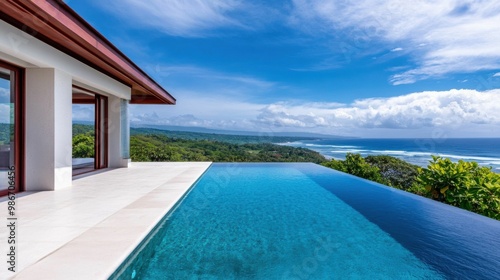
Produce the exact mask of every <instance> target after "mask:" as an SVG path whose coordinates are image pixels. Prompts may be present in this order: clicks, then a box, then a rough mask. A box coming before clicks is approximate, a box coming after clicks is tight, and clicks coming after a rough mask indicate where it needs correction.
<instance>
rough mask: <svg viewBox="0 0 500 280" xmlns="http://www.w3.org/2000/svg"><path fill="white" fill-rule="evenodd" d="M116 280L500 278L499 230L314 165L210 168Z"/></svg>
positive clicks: (455, 211) (481, 219)
mask: <svg viewBox="0 0 500 280" xmlns="http://www.w3.org/2000/svg"><path fill="white" fill-rule="evenodd" d="M112 278H115V279H500V222H499V221H496V220H492V219H489V218H486V217H482V216H479V215H476V214H473V213H470V212H467V211H463V210H461V209H458V208H454V207H451V206H448V205H444V204H441V203H438V202H435V201H432V200H429V199H425V198H421V197H419V196H416V195H412V194H409V193H406V192H403V191H399V190H395V189H392V188H389V187H385V186H383V185H380V184H376V183H372V182H370V181H366V180H362V179H359V178H357V177H353V176H350V175H346V174H344V173H340V172H337V171H334V170H331V169H329V168H325V167H322V166H319V165H315V164H309V163H298V164H294V163H286V164H281V163H278V164H264V163H262V164H261V163H259V164H229V163H228V164H221V163H217V164H213V165H212V166H211V167H210V168H209V170H208V171H207V172H206V173H205V174H204V175H203V176H202V177H201V178H200V180H199V181H198V182H197V183H196V184H195V185H194V186H193V188H192V189H191V191H190V192H189V193H188V194H187V195H186V196H185V198H184V199H183V200H182V201H181V202H180V203H179V204H178V205H177V207H176V208H175V209H174V210H173V211H171V212H170V213H169V214H168V215H167V216H166V217H165V218H164V219H163V220H162V222H160V224H159V225H158V226H157V227H156V228H155V230H153V231H152V232H151V233H150V235H149V236H148V238H146V239H145V240H144V241H143V243H142V244H141V245H140V246H139V247H138V248H137V249H136V251H135V252H134V253H133V254H132V255H131V256H130V257H129V258H128V260H127V261H125V262H124V263H123V264H122V266H121V267H120V268H119V269H118V270H117V271H116V272H115V273H114V274H113V276H112Z"/></svg>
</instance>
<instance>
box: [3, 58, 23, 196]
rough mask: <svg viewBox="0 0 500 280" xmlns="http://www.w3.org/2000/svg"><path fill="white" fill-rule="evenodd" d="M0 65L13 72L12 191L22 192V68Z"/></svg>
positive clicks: (6, 192) (5, 191)
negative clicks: (13, 177)
mask: <svg viewBox="0 0 500 280" xmlns="http://www.w3.org/2000/svg"><path fill="white" fill-rule="evenodd" d="M0 67H2V68H5V69H8V70H10V71H12V72H14V81H13V82H12V81H11V83H13V86H14V94H15V96H14V98H15V103H14V104H15V105H14V106H15V107H14V111H15V116H14V146H15V150H14V167H15V186H16V188H15V190H14V192H16V193H17V192H22V191H24V189H25V186H24V184H25V173H24V165H25V154H24V147H25V138H24V134H25V114H24V111H25V110H24V109H25V102H24V98H25V95H26V94H25V87H24V69H23V68H20V67H17V66H14V65H12V64H9V63H7V62H4V61H2V60H0ZM8 192H9V191H8V190H1V191H0V196H5V195H7V194H8Z"/></svg>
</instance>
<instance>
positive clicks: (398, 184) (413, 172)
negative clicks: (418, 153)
mask: <svg viewBox="0 0 500 280" xmlns="http://www.w3.org/2000/svg"><path fill="white" fill-rule="evenodd" d="M365 161H366V162H367V163H369V164H370V165H371V166H375V167H377V168H378V169H379V171H380V175H381V176H382V179H383V181H384V182H386V183H387V184H388V185H389V186H391V187H395V188H398V189H402V190H408V189H409V188H411V187H412V185H413V183H414V182H415V179H416V177H417V174H418V168H419V167H418V166H416V165H413V164H410V163H408V162H406V161H404V160H401V159H398V158H395V157H391V156H387V155H378V156H367V157H366V158H365Z"/></svg>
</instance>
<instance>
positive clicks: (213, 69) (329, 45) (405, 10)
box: [68, 0, 500, 138]
mask: <svg viewBox="0 0 500 280" xmlns="http://www.w3.org/2000/svg"><path fill="white" fill-rule="evenodd" d="M352 2H353V1H339V0H337V1H334V0H323V1H319V0H290V1H239V0H220V1H208V0H207V1H202V0H192V1H183V0H169V1H162V0H150V1H142V0H120V1H118V0H109V1H97V0H89V1H69V2H68V4H69V5H70V6H71V7H72V8H73V9H75V10H76V11H77V12H78V13H79V14H80V15H82V16H83V18H85V19H86V20H87V21H88V22H89V23H91V24H92V25H93V26H94V27H95V28H96V29H97V30H99V31H100V32H101V33H102V34H103V35H104V36H106V37H107V38H108V39H109V40H110V41H111V42H113V43H114V44H115V45H116V46H117V47H118V48H119V49H121V50H122V51H123V52H124V53H125V54H126V55H128V56H129V57H130V58H131V59H132V60H133V61H134V62H135V63H136V64H137V65H139V66H140V67H142V68H143V69H144V70H145V71H146V72H147V73H148V74H150V75H151V76H152V77H153V78H154V79H155V80H157V81H158V82H159V83H160V84H161V85H162V86H163V87H164V88H165V89H167V90H168V91H169V92H170V93H171V94H172V95H174V96H175V97H176V98H177V101H178V103H177V105H175V106H158V105H143V106H133V107H132V108H131V114H132V121H133V122H134V123H136V124H144V123H150V124H165V125H180V126H200V127H207V128H216V129H229V130H253V131H262V132H265V133H272V132H277V131H307V132H317V133H326V134H337V135H350V136H361V137H425V138H430V137H435V135H437V134H439V135H445V136H446V137H485V136H489V137H491V136H496V137H500V113H499V112H500V89H499V88H500V48H499V46H500V32H499V29H498V28H499V26H500V2H498V1H494V0H484V1H449V0H443V1H439V3H438V4H436V3H430V2H429V1H414V2H412V4H411V5H410V4H408V2H407V1H396V0H388V1H363V0H361V1H356V2H355V3H352ZM270 3H271V4H270Z"/></svg>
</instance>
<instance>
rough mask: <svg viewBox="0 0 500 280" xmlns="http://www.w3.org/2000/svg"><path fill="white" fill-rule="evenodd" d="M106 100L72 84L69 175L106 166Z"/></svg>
mask: <svg viewBox="0 0 500 280" xmlns="http://www.w3.org/2000/svg"><path fill="white" fill-rule="evenodd" d="M107 100H108V99H107V97H105V96H102V95H99V94H96V93H93V92H90V91H88V90H86V89H83V88H80V87H76V86H74V87H73V175H79V174H82V173H86V172H90V171H93V170H96V169H102V168H106V167H108V156H107V154H108V132H107V131H108V124H107V120H108V115H107V114H108V112H107V108H108V104H107Z"/></svg>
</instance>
